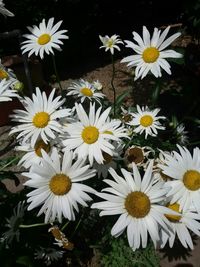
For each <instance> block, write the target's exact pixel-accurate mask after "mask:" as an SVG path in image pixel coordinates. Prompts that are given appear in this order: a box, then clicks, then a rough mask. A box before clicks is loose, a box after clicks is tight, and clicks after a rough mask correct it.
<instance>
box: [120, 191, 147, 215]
mask: <svg viewBox="0 0 200 267" xmlns="http://www.w3.org/2000/svg"><path fill="white" fill-rule="evenodd" d="M125 208H126V210H127V212H128V214H129V215H131V216H132V217H135V218H144V217H145V216H146V215H147V214H148V213H149V211H150V209H151V202H150V200H149V197H148V196H147V195H146V194H144V193H143V192H140V191H135V192H131V193H130V194H128V196H127V197H126V199H125Z"/></svg>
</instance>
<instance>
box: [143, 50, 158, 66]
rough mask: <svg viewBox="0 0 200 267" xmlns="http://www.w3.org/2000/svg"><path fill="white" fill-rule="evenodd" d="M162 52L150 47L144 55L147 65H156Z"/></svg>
mask: <svg viewBox="0 0 200 267" xmlns="http://www.w3.org/2000/svg"><path fill="white" fill-rule="evenodd" d="M159 54H160V52H159V51H158V49H157V48H156V47H148V48H146V49H145V50H144V51H143V53H142V58H143V60H144V62H146V63H154V62H156V60H157V59H158V57H159Z"/></svg>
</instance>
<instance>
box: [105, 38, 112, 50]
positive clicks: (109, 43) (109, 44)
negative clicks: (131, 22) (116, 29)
mask: <svg viewBox="0 0 200 267" xmlns="http://www.w3.org/2000/svg"><path fill="white" fill-rule="evenodd" d="M106 45H107V46H108V47H109V48H111V47H112V46H113V40H112V39H108V41H107V44H106Z"/></svg>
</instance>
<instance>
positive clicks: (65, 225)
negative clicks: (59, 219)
mask: <svg viewBox="0 0 200 267" xmlns="http://www.w3.org/2000/svg"><path fill="white" fill-rule="evenodd" d="M68 224H69V221H68V222H66V223H65V224H64V225H63V227H62V228H61V232H63V231H64V230H65V228H66V227H67V225H68Z"/></svg>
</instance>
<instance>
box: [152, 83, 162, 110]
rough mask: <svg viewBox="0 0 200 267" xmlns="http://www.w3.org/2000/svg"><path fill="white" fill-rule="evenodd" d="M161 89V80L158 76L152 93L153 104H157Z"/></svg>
mask: <svg viewBox="0 0 200 267" xmlns="http://www.w3.org/2000/svg"><path fill="white" fill-rule="evenodd" d="M160 91H161V80H160V79H159V78H157V79H156V84H155V87H154V89H153V93H152V105H153V106H155V105H156V104H157V102H158V98H159V95H160Z"/></svg>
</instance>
